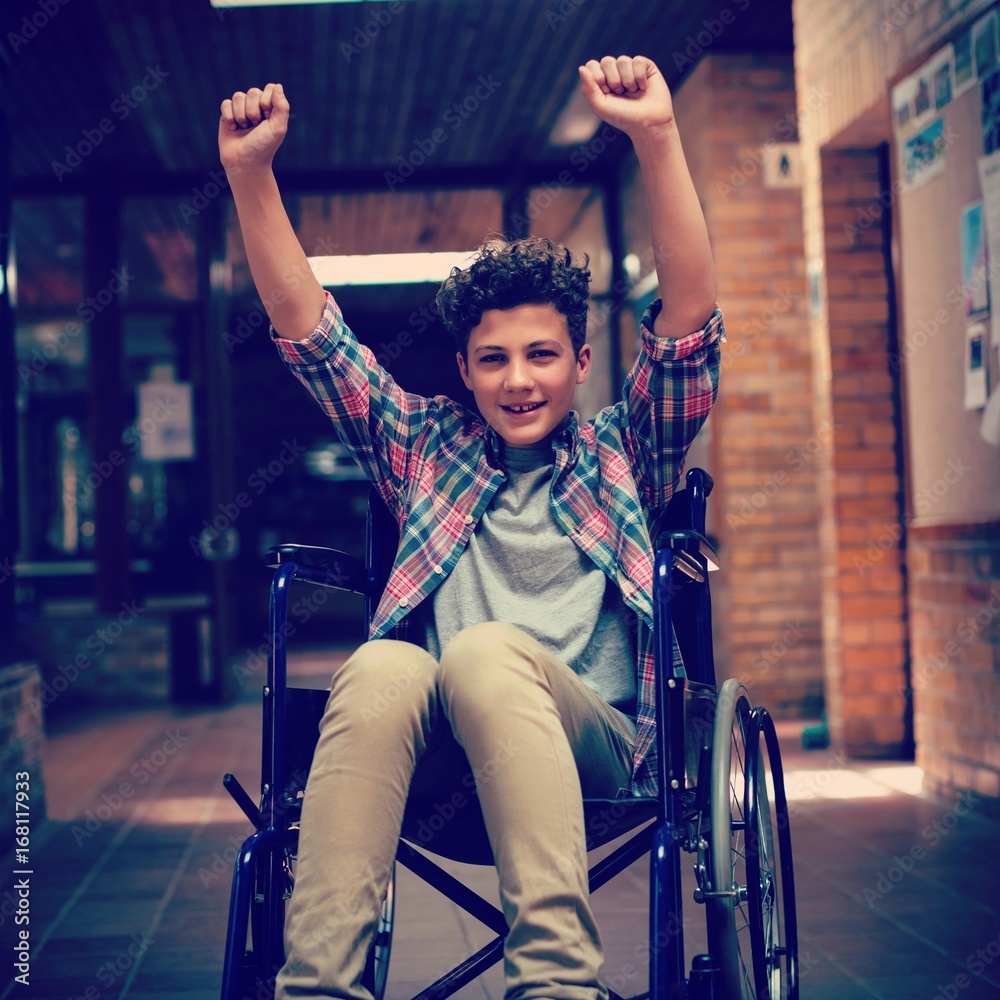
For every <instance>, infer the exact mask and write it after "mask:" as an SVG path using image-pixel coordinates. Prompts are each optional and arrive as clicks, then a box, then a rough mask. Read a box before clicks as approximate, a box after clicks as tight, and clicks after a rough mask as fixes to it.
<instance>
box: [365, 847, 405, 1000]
mask: <svg viewBox="0 0 1000 1000" xmlns="http://www.w3.org/2000/svg"><path fill="white" fill-rule="evenodd" d="M395 889H396V866H395V865H393V867H392V872H391V873H390V875H389V885H388V887H387V888H386V893H385V899H383V900H382V910H381V912H380V913H379V917H378V924H377V925H376V927H375V937H374V939H373V940H372V944H371V948H370V949H369V950H368V961H367V962H366V963H365V971H364V974H363V975H362V977H361V985H362V986H364V988H365V989H366V990H368V992H369V993H371V995H372V996H373V997H374V998H375V1000H382V997H383V996H385V984H386V981H387V980H388V978H389V952H390V950H391V948H392V922H393V918H394V916H395V913H396V893H395Z"/></svg>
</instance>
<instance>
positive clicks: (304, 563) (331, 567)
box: [266, 544, 371, 594]
mask: <svg viewBox="0 0 1000 1000" xmlns="http://www.w3.org/2000/svg"><path fill="white" fill-rule="evenodd" d="M286 563H295V564H296V565H297V566H298V567H299V570H300V571H299V572H297V573H296V574H295V575H296V577H297V578H298V579H300V580H305V581H306V582H307V583H312V584H315V585H316V586H318V587H330V588H332V589H334V590H348V591H352V592H353V593H356V594H367V593H368V592H369V590H371V584H370V582H369V579H368V573H367V572H366V570H365V566H364V563H363V562H362V561H361V560H360V559H358V558H356V557H355V556H352V555H348V553H346V552H341V551H339V550H338V549H327V548H324V547H323V546H320V545H294V544H287V545H274V546H272V547H271V548H269V549H268V550H267V556H266V564H267V566H268V567H269V568H270V569H277V568H278V567H279V566H283V565H285V564H286Z"/></svg>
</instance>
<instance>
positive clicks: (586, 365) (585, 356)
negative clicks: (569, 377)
mask: <svg viewBox="0 0 1000 1000" xmlns="http://www.w3.org/2000/svg"><path fill="white" fill-rule="evenodd" d="M590 362H591V356H590V344H584V345H583V347H581V348H580V353H579V354H578V355H577V358H576V384H577V385H583V383H584V382H586V381H587V376H588V375H590Z"/></svg>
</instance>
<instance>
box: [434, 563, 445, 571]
mask: <svg viewBox="0 0 1000 1000" xmlns="http://www.w3.org/2000/svg"><path fill="white" fill-rule="evenodd" d="M434 572H435V573H443V572H444V570H443V569H442V568H441V567H440V566H439V565H438V564H437V563H435V564H434Z"/></svg>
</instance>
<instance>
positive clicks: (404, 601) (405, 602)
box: [399, 597, 410, 608]
mask: <svg viewBox="0 0 1000 1000" xmlns="http://www.w3.org/2000/svg"><path fill="white" fill-rule="evenodd" d="M399 606H400V607H401V608H408V607H409V606H410V602H409V601H408V600H407V599H406V598H405V597H401V598H400V599H399Z"/></svg>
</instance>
